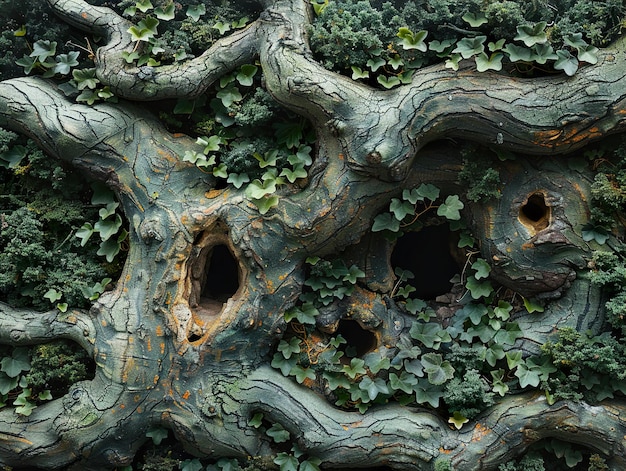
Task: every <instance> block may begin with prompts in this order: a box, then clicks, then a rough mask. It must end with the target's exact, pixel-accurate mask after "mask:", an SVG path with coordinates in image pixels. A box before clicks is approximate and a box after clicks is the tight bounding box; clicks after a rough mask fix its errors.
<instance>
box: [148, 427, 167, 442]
mask: <svg viewBox="0 0 626 471" xmlns="http://www.w3.org/2000/svg"><path fill="white" fill-rule="evenodd" d="M167 434H168V431H167V429H165V428H153V429H150V430H148V431H147V432H146V437H148V438H152V443H154V444H155V445H157V446H158V445H160V444H161V442H162V441H163V439H165V438H167Z"/></svg>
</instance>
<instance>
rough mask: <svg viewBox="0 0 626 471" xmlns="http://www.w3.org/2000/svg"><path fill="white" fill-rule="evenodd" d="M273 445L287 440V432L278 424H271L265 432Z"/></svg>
mask: <svg viewBox="0 0 626 471" xmlns="http://www.w3.org/2000/svg"><path fill="white" fill-rule="evenodd" d="M265 433H266V434H267V435H268V436H269V437H270V438H272V440H274V442H275V443H285V442H286V441H288V440H289V431H288V430H285V429H284V428H283V426H282V425H280V424H273V425H272V426H271V427H270V428H268V429H267V431H266V432H265Z"/></svg>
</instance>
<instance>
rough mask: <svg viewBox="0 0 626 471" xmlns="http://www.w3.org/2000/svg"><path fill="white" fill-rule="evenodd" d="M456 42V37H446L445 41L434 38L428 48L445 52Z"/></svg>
mask: <svg viewBox="0 0 626 471" xmlns="http://www.w3.org/2000/svg"><path fill="white" fill-rule="evenodd" d="M454 42H455V40H454V39H445V40H443V41H437V40H433V41H431V42H430V44H429V45H428V49H430V50H431V51H435V52H439V53H443V52H445V50H446V49H449V48H450V47H451V46H452V45H453V44H454Z"/></svg>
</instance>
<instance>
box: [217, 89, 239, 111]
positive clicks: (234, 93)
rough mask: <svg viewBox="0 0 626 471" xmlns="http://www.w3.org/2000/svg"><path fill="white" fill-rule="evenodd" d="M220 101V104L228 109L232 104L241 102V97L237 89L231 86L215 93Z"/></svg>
mask: <svg viewBox="0 0 626 471" xmlns="http://www.w3.org/2000/svg"><path fill="white" fill-rule="evenodd" d="M216 96H217V97H218V98H219V99H220V100H221V101H222V104H223V105H224V106H225V107H226V108H229V107H230V106H231V105H232V104H233V103H235V102H238V101H241V100H243V95H242V94H241V92H240V91H239V89H238V88H237V87H234V86H231V87H227V88H224V89H222V90H220V91H219V92H217V95H216Z"/></svg>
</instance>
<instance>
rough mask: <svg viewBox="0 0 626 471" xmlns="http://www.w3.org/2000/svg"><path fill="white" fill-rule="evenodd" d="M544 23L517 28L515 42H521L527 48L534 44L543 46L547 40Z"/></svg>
mask: <svg viewBox="0 0 626 471" xmlns="http://www.w3.org/2000/svg"><path fill="white" fill-rule="evenodd" d="M546 24H547V23H546V22H545V21H540V22H539V23H536V24H534V25H522V26H518V27H517V35H516V36H515V38H514V39H515V40H516V41H523V42H524V44H525V45H526V46H527V47H532V46H534V45H535V44H543V43H545V42H546V41H547V40H548V36H547V35H546V32H545V29H546Z"/></svg>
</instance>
